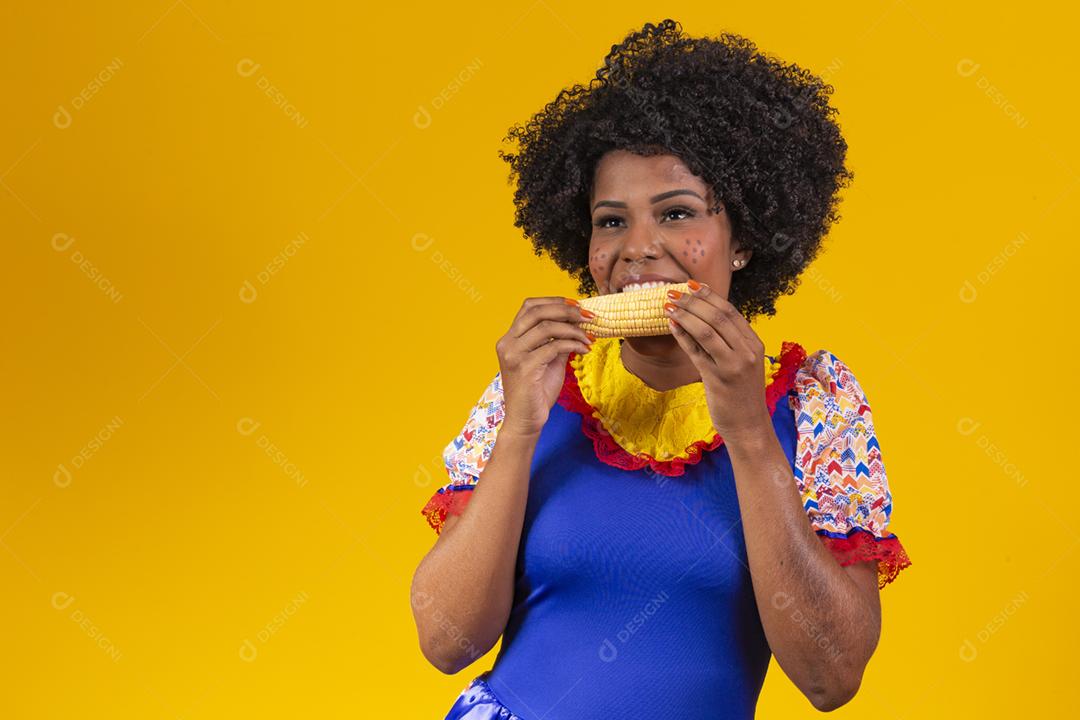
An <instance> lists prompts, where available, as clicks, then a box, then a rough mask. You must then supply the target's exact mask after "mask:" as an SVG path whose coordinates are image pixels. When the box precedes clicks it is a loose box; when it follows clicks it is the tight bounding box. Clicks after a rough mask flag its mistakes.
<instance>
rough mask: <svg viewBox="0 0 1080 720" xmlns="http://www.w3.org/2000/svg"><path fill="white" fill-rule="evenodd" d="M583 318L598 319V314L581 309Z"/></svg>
mask: <svg viewBox="0 0 1080 720" xmlns="http://www.w3.org/2000/svg"><path fill="white" fill-rule="evenodd" d="M581 316H582V317H586V318H594V317H596V313H594V312H592V311H590V310H586V309H585V308H581Z"/></svg>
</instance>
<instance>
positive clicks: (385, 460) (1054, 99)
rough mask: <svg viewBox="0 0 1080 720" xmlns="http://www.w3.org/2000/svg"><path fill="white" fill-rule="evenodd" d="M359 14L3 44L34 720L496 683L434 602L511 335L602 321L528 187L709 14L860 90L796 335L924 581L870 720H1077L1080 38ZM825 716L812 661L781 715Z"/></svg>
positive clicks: (876, 17)
mask: <svg viewBox="0 0 1080 720" xmlns="http://www.w3.org/2000/svg"><path fill="white" fill-rule="evenodd" d="M344 5H345V4H344V3H342V4H340V5H335V4H328V3H314V2H308V3H300V4H296V5H295V6H288V5H286V4H279V3H275V4H265V3H245V4H239V3H230V4H228V5H223V4H220V3H210V2H206V1H205V0H179V1H178V2H175V3H174V2H172V0H160V1H158V2H151V3H144V4H141V5H137V4H134V3H107V4H106V3H93V4H91V3H64V4H59V3H57V4H48V3H45V4H42V3H39V4H27V3H20V4H17V5H13V6H12V7H10V8H8V10H7V12H6V13H5V19H4V21H3V22H2V23H0V40H2V42H0V48H2V49H0V53H2V55H3V59H4V67H5V70H6V71H5V74H4V75H5V77H4V81H5V82H4V85H5V88H4V100H5V102H4V112H3V133H2V135H0V183H2V184H0V221H2V229H3V232H2V238H3V240H2V241H3V249H4V257H3V262H2V264H0V267H2V270H0V272H2V273H3V278H2V282H0V292H2V293H3V315H2V317H3V327H2V330H3V342H4V345H3V353H2V355H0V363H2V370H3V379H4V383H3V403H2V404H3V413H2V418H3V420H2V422H3V427H2V432H0V441H2V443H3V445H2V447H3V461H4V468H3V483H2V496H0V545H2V547H0V585H2V587H3V589H4V590H3V596H4V597H3V601H2V602H3V612H2V614H0V622H2V623H3V635H2V637H3V644H4V655H5V658H6V662H5V663H4V665H5V666H6V668H7V669H6V670H5V672H4V681H5V682H4V691H3V692H2V693H0V716H2V717H5V718H23V717H92V716H96V717H106V716H108V717H132V718H151V717H162V718H166V717H167V718H226V717H282V718H284V717H320V718H351V717H363V716H372V714H373V713H372V708H374V707H379V708H380V709H383V710H386V711H389V712H393V713H394V717H416V718H436V717H442V716H443V714H444V713H445V712H446V710H447V709H448V708H449V706H450V704H451V703H452V701H453V699H454V698H455V696H456V695H457V693H458V692H459V691H460V689H461V688H462V687H464V686H465V684H466V683H467V682H468V680H469V679H470V678H471V677H473V676H474V675H476V674H478V673H479V672H480V671H482V670H484V669H487V668H488V667H490V665H491V662H492V661H493V659H494V656H495V653H494V652H492V653H491V654H489V655H488V656H487V657H486V658H484V659H483V660H481V661H479V662H477V663H476V664H475V665H473V666H471V667H470V668H468V669H466V670H465V671H463V672H462V673H460V674H459V675H457V676H444V675H441V674H440V673H439V672H438V671H436V670H435V669H433V668H432V667H431V666H429V665H428V664H427V663H426V662H425V660H424V658H423V657H422V655H421V654H420V652H419V649H418V646H417V641H416V634H415V628H414V626H413V621H412V616H411V612H410V608H409V602H408V589H409V582H410V580H411V577H412V572H413V570H414V569H415V566H416V564H417V562H418V561H419V560H420V558H421V557H422V555H423V553H424V552H425V551H426V550H427V549H428V548H429V547H430V546H431V545H432V543H433V542H434V540H435V535H434V533H433V532H432V531H431V530H430V529H429V528H428V526H427V525H426V524H425V522H424V520H423V518H422V517H421V516H420V514H419V510H420V507H421V506H422V505H423V503H424V502H425V501H426V500H427V498H428V497H429V496H430V494H431V493H432V492H433V491H434V489H435V488H436V487H437V486H438V485H439V484H441V483H442V482H443V481H444V480H443V478H444V474H443V470H442V468H441V466H440V458H439V456H440V453H441V451H442V449H443V447H444V446H445V445H446V443H447V442H448V441H449V440H450V438H451V437H453V436H454V435H455V434H456V433H457V432H458V430H459V429H460V427H461V425H462V424H463V423H464V420H465V417H466V415H467V413H468V411H469V409H470V408H471V406H472V404H473V403H474V402H475V400H476V399H477V398H478V397H479V394H480V392H481V390H482V389H483V387H484V386H485V384H486V383H487V382H488V381H489V380H490V379H491V376H492V375H493V374H494V372H495V371H496V370H497V369H498V366H497V361H496V357H495V353H494V344H495V341H496V339H497V338H498V337H499V336H500V335H501V334H502V333H503V332H505V330H506V328H507V327H508V326H509V323H510V321H511V319H512V317H513V315H514V313H515V312H516V310H517V308H518V307H519V306H520V303H521V301H522V299H523V298H524V297H526V296H530V295H547V294H564V295H572V294H573V293H574V289H575V287H576V285H575V284H574V283H572V282H571V281H570V280H569V278H567V277H565V276H564V275H563V274H562V273H561V272H560V271H558V270H557V269H556V268H555V267H554V265H553V264H552V263H551V262H550V261H549V260H547V259H546V258H544V259H538V258H536V257H535V256H534V255H533V253H532V249H531V247H530V246H529V243H528V242H527V241H526V240H524V239H522V238H521V237H520V234H519V231H517V230H516V229H515V228H514V227H513V225H512V218H513V214H512V211H513V208H512V204H511V193H512V188H511V187H510V186H508V184H507V181H506V177H507V167H506V165H505V164H504V163H503V162H502V161H501V160H499V158H498V157H497V150H498V149H499V148H500V147H502V145H501V139H502V137H503V136H504V134H505V132H506V130H507V129H508V128H509V127H510V126H511V125H512V124H513V123H516V122H520V121H524V120H526V119H528V117H529V116H530V115H531V114H532V113H533V112H535V111H537V110H538V109H539V108H540V107H542V106H543V104H544V103H546V102H548V101H549V100H550V99H552V98H553V97H554V96H555V95H556V93H557V92H558V91H559V89H561V88H562V87H564V86H566V85H568V84H570V83H573V82H577V81H585V80H587V79H588V78H589V77H591V76H592V74H593V73H594V72H595V70H596V68H597V67H598V66H599V64H600V62H601V60H602V58H603V56H604V54H605V53H606V52H607V50H608V49H609V47H610V46H611V44H613V43H616V42H618V41H619V40H620V39H622V37H623V36H624V35H625V34H626V32H627V31H629V30H631V29H633V28H637V27H640V26H641V25H642V24H643V23H644V22H646V21H653V22H656V21H659V20H661V19H662V18H664V17H666V16H671V17H674V18H675V19H677V20H679V21H681V22H682V23H683V26H684V28H685V29H686V31H687V32H689V33H690V34H692V35H701V34H713V35H715V34H717V33H719V32H721V31H724V30H728V31H732V32H737V33H740V34H743V35H746V36H748V37H750V38H751V39H753V40H754V41H755V42H756V43H757V44H758V45H759V47H761V48H762V49H764V50H767V51H768V52H771V53H775V54H777V55H779V56H780V57H782V58H784V59H785V60H789V61H794V62H797V63H799V64H801V65H803V66H805V67H807V68H809V69H810V70H812V71H814V72H816V73H818V74H821V75H823V76H825V77H826V79H827V80H829V82H831V83H832V84H833V85H834V86H835V88H836V93H835V95H834V103H835V105H836V106H837V107H838V108H839V109H840V120H841V123H842V126H843V129H844V133H845V136H846V138H847V140H848V143H849V145H850V156H849V157H850V165H851V167H852V169H853V170H854V171H855V173H856V179H855V182H854V185H853V186H852V187H851V189H850V190H849V191H847V192H846V193H845V197H844V202H843V204H842V207H841V211H842V214H843V220H842V221H841V222H840V223H839V224H838V225H837V226H836V227H835V228H834V230H833V232H832V233H831V234H830V236H829V238H828V240H827V246H828V249H827V251H826V252H825V253H824V254H823V256H822V257H821V258H820V259H819V260H818V261H817V262H815V263H814V265H813V266H812V267H810V268H809V269H808V270H807V272H806V274H805V275H804V277H803V284H802V287H801V288H800V290H799V292H798V293H797V294H796V295H794V296H791V297H785V298H783V299H782V300H781V301H780V303H779V314H778V315H777V317H775V318H772V319H769V320H759V321H758V322H756V323H755V329H756V331H757V332H758V333H759V334H760V335H761V336H762V338H763V339H764V340H765V342H766V346H767V347H768V348H770V351H772V350H778V349H779V344H780V342H781V341H782V340H785V339H791V340H796V341H798V342H800V343H802V344H803V346H804V347H805V348H806V349H807V350H808V351H813V350H816V349H818V348H822V347H824V348H828V349H829V350H831V351H832V352H833V353H835V354H836V355H837V356H838V357H840V358H841V359H842V360H844V361H845V362H847V363H848V364H849V365H850V366H851V367H852V368H853V370H854V372H855V373H856V375H857V376H858V378H859V380H860V382H861V383H862V385H863V387H864V389H865V390H866V392H867V395H868V397H869V399H870V402H871V405H872V407H873V411H874V418H875V422H876V427H877V431H878V434H879V438H880V440H881V444H882V450H883V459H884V462H885V464H886V468H887V471H888V477H889V480H890V486H891V489H892V492H893V499H894V503H895V508H894V513H893V516H892V525H891V526H890V528H891V529H892V530H893V531H895V532H896V533H897V534H898V536H899V537H900V538H901V539H902V541H903V542H904V545H905V547H906V548H907V549H908V551H909V552H910V554H911V557H912V559H913V562H914V564H913V566H912V567H910V568H908V569H907V570H905V571H904V572H903V573H902V574H901V576H900V577H899V578H898V579H897V581H896V582H895V583H894V584H892V585H890V586H888V587H887V588H885V590H883V591H882V602H883V612H884V629H883V634H882V639H881V643H880V645H879V646H878V649H877V652H876V655H875V657H874V658H873V659H872V661H871V663H870V665H869V667H868V669H867V672H866V675H865V677H864V680H863V684H862V688H861V690H860V692H859V694H858V696H857V697H856V698H855V699H854V700H853V701H852V702H851V703H850V704H848V705H847V706H845V707H843V708H841V709H840V710H838V711H837V712H836V713H835V716H836V717H838V718H843V717H851V718H855V717H862V718H865V717H873V718H883V719H889V720H891V719H893V718H896V719H901V718H917V717H941V718H949V717H961V716H965V717H976V716H982V717H1013V716H1038V715H1040V714H1042V713H1047V712H1049V711H1051V710H1053V709H1054V708H1065V707H1070V706H1073V705H1074V701H1072V700H1070V699H1067V698H1066V692H1068V691H1069V689H1070V688H1071V685H1072V682H1073V681H1074V680H1075V670H1074V669H1073V664H1072V660H1071V659H1072V657H1073V653H1074V650H1075V647H1076V641H1077V623H1076V622H1075V615H1074V612H1075V610H1074V609H1075V597H1076V595H1075V591H1076V584H1075V582H1074V578H1075V577H1076V573H1077V571H1078V570H1080V568H1078V562H1077V561H1078V558H1080V555H1078V554H1077V551H1076V546H1077V543H1078V540H1080V535H1078V530H1077V528H1078V527H1080V520H1078V519H1077V517H1076V512H1075V504H1076V499H1075V492H1073V485H1074V481H1073V479H1072V476H1073V474H1074V473H1073V467H1072V466H1073V460H1072V457H1071V456H1070V455H1069V454H1068V453H1069V448H1070V447H1071V435H1072V432H1073V426H1072V422H1071V421H1072V420H1073V417H1074V406H1073V391H1074V383H1073V379H1072V378H1073V376H1074V375H1075V366H1074V364H1073V357H1074V356H1075V355H1074V353H1075V350H1076V343H1075V340H1074V339H1073V337H1072V334H1073V332H1074V331H1073V330H1069V329H1068V328H1069V327H1074V323H1075V320H1074V319H1073V317H1072V313H1068V314H1066V303H1067V302H1068V303H1069V304H1070V306H1071V300H1072V291H1073V290H1074V289H1075V283H1073V282H1072V278H1073V275H1074V271H1075V268H1076V263H1077V250H1076V238H1075V230H1074V228H1075V227H1076V220H1077V217H1076V214H1075V212H1072V210H1073V206H1074V202H1075V199H1076V197H1077V194H1076V186H1077V179H1078V175H1077V170H1076V169H1077V168H1078V167H1080V158H1078V157H1077V146H1076V142H1075V140H1074V139H1073V138H1074V131H1075V121H1076V109H1077V103H1076V101H1075V78H1074V73H1073V72H1072V70H1073V68H1074V65H1073V61H1066V59H1065V54H1066V53H1069V52H1071V51H1073V50H1075V38H1074V36H1073V34H1074V29H1075V27H1076V20H1077V18H1076V17H1068V18H1067V17H1062V16H1060V15H1058V14H1057V13H1056V10H1055V11H1051V10H1050V9H1048V7H1047V6H1041V5H1040V4H1038V3H1022V4H1014V5H1006V6H995V7H991V8H988V7H985V6H983V5H982V4H979V3H974V2H965V3H949V4H945V5H942V4H940V3H931V2H928V1H926V0H920V1H918V2H916V1H915V0H897V1H896V2H891V1H886V2H871V3H845V4H842V5H838V4H830V5H829V6H828V7H819V6H813V5H812V4H808V3H799V4H795V3H791V4H786V5H785V4H783V3H769V4H766V5H764V6H754V5H753V4H750V3H734V4H724V5H723V6H719V5H717V4H716V3H704V2H702V3H688V4H679V5H667V6H666V7H664V5H663V4H657V3H651V2H627V3H619V4H617V6H611V7H603V8H601V7H591V6H590V5H589V4H586V3H580V2H563V1H562V0H535V1H530V0H525V1H524V2H510V3H505V4H492V5H490V6H478V5H472V4H459V3H449V4H443V3H438V4H436V3H431V4H430V5H412V4H407V3H388V4H385V5H373V6H364V7H363V9H360V8H345V7H344ZM661 8H663V9H661ZM462 78H464V80H462ZM267 91H269V93H270V94H268V92H267ZM421 108H424V109H423V110H421ZM65 112H66V113H67V115H66V117H65V115H64V113H65ZM425 112H426V113H427V115H426V116H425V115H424V113H425ZM252 291H254V294H253V293H252ZM1069 309H1074V308H1073V307H1070V308H1069ZM1067 321H1072V322H1067ZM1059 448H1061V449H1059ZM1062 450H1064V452H1062ZM617 505H618V495H617V493H613V494H612V507H613V512H614V511H617ZM817 715H818V714H817V712H816V711H814V710H813V709H812V708H811V706H810V705H809V703H808V702H807V701H806V700H805V698H803V697H802V696H801V694H800V693H799V692H798V691H797V689H796V688H795V687H794V686H793V685H792V684H791V683H790V681H789V680H788V679H787V678H786V676H784V675H783V673H782V671H780V669H779V668H778V666H776V665H775V663H774V664H773V666H772V668H771V670H770V673H769V676H768V679H767V680H766V683H765V687H764V690H763V692H762V698H761V702H760V705H759V717H763V718H775V717H784V718H797V717H807V718H809V717H817Z"/></svg>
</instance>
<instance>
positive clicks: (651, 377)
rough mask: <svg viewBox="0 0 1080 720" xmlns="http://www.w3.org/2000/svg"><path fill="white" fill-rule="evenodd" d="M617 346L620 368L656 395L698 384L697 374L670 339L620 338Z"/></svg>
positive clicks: (658, 337)
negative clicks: (654, 391)
mask: <svg viewBox="0 0 1080 720" xmlns="http://www.w3.org/2000/svg"><path fill="white" fill-rule="evenodd" d="M620 345H621V346H622V347H621V348H620V349H619V354H620V357H621V358H622V364H623V367H624V368H626V370H627V372H629V373H630V374H632V375H635V376H636V377H637V378H638V379H639V380H641V381H642V382H643V383H645V384H646V385H648V386H649V387H651V388H652V389H653V390H656V391H657V392H664V391H667V390H672V389H674V388H677V387H682V386H683V385H689V384H690V383H694V382H700V381H701V374H700V373H699V372H698V370H697V368H696V367H695V366H694V363H693V362H692V361H691V360H690V357H689V356H688V355H687V354H686V353H685V352H684V351H683V349H682V346H681V345H679V343H678V341H677V340H675V337H674V336H672V335H651V336H648V337H635V338H624V339H623V340H622V342H621V343H620Z"/></svg>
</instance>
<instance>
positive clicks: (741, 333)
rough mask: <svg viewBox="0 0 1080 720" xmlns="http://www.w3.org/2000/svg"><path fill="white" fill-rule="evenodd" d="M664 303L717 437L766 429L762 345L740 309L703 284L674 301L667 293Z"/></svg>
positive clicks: (734, 436) (735, 436) (749, 434)
mask: <svg viewBox="0 0 1080 720" xmlns="http://www.w3.org/2000/svg"><path fill="white" fill-rule="evenodd" d="M673 292H678V291H673ZM673 306H674V310H673V309H672V307H673ZM664 307H665V309H666V310H667V316H668V318H669V319H671V320H674V321H675V324H674V327H672V330H671V332H672V334H673V335H674V336H675V340H676V341H677V342H678V343H679V345H680V346H681V347H682V349H683V350H684V351H685V352H686V354H687V355H689V356H690V360H691V361H692V362H693V363H694V366H695V367H697V369H698V372H699V373H701V380H702V383H703V384H704V385H705V397H706V399H707V401H708V404H709V415H710V416H711V417H712V422H713V427H715V428H716V431H717V432H718V433H720V437H722V438H724V441H725V442H728V441H729V440H736V441H738V440H741V439H743V438H750V437H754V436H756V434H758V433H760V432H761V430H762V428H763V427H766V428H771V427H772V420H771V418H770V417H769V409H768V407H767V406H766V404H765V344H764V343H763V342H761V338H759V337H758V336H757V333H755V332H754V330H753V329H752V328H751V327H750V323H748V322H747V321H746V318H744V317H743V316H742V313H740V312H739V311H738V310H737V309H736V308H735V306H734V305H732V304H731V303H730V302H728V301H727V300H725V299H724V298H722V297H720V294H719V293H717V292H715V291H714V290H713V289H712V288H710V287H709V286H708V285H705V284H702V285H701V287H700V288H699V289H698V290H696V291H694V290H692V291H691V292H690V293H681V295H680V297H679V298H677V299H673V298H672V297H671V292H669V293H668V304H667V305H665V306H664Z"/></svg>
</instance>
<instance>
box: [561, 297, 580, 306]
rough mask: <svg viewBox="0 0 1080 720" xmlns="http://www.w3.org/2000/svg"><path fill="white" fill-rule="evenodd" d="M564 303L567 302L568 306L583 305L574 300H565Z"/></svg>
mask: <svg viewBox="0 0 1080 720" xmlns="http://www.w3.org/2000/svg"><path fill="white" fill-rule="evenodd" d="M563 302H565V303H566V304H567V305H581V303H579V302H578V301H577V300H575V299H574V298H563Z"/></svg>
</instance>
